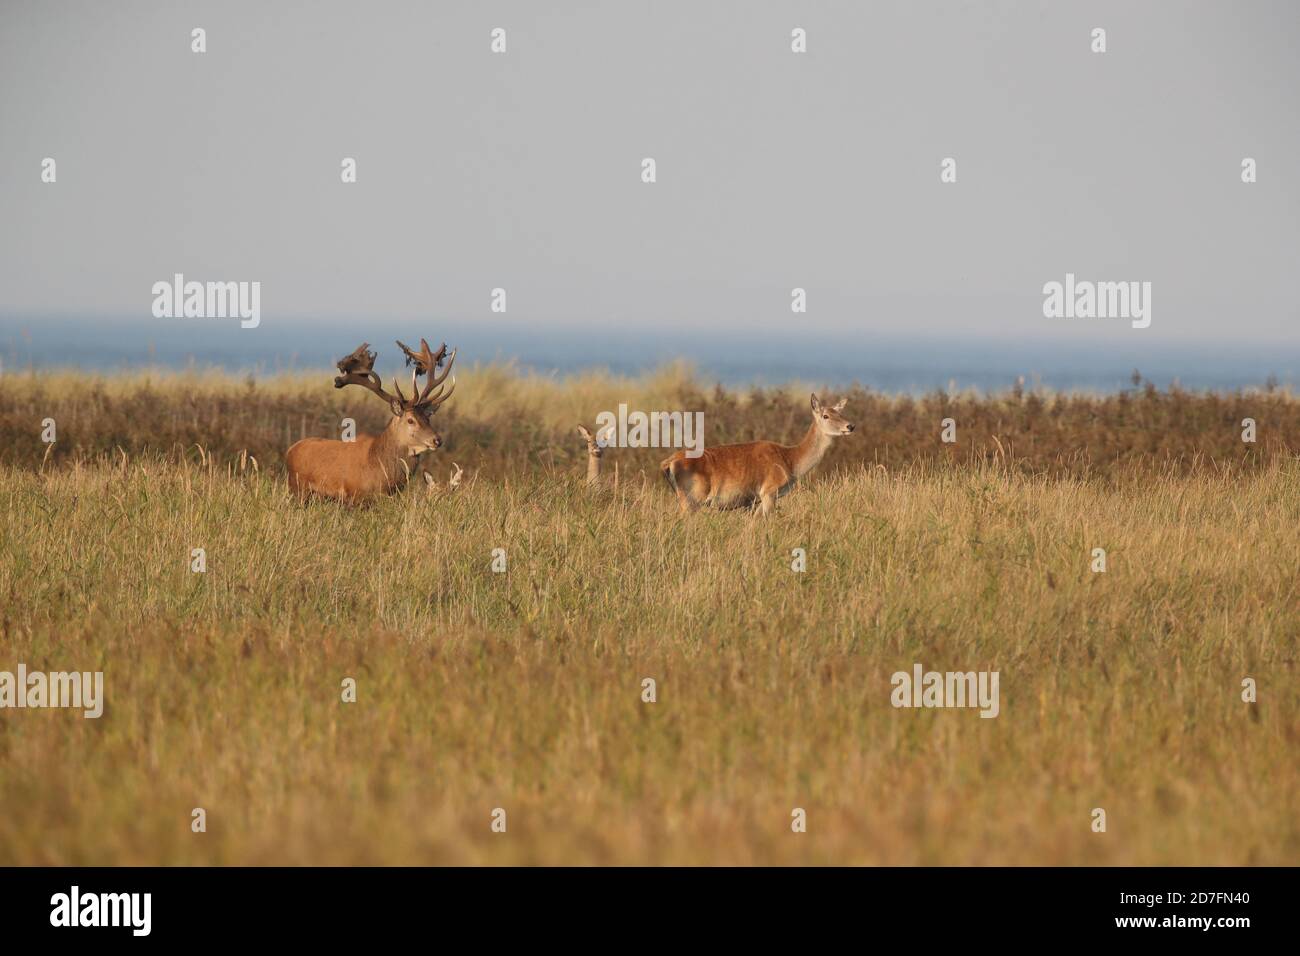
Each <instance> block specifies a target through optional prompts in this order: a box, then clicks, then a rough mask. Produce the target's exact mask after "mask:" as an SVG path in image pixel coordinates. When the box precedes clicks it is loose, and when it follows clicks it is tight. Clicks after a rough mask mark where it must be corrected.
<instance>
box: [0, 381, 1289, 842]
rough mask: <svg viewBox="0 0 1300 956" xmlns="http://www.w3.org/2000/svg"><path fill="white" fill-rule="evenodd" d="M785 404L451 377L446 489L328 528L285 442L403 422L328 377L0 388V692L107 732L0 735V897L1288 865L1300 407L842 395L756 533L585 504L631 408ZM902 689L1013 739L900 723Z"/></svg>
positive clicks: (926, 716)
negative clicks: (66, 868)
mask: <svg viewBox="0 0 1300 956" xmlns="http://www.w3.org/2000/svg"><path fill="white" fill-rule="evenodd" d="M346 391H352V390H345V392H346ZM806 400H807V399H806V389H803V390H799V389H795V388H791V389H789V390H779V391H769V392H765V393H760V394H757V395H735V394H731V393H726V392H722V391H714V390H710V389H699V388H697V387H696V386H695V385H694V384H693V382H692V381H691V379H690V376H689V374H688V372H687V371H685V370H683V369H669V370H666V371H664V372H662V373H660V374H658V375H656V376H651V377H648V378H646V379H644V380H637V381H630V382H629V381H622V380H618V379H613V378H610V377H607V376H600V375H591V376H586V377H583V378H579V379H575V380H569V381H553V380H546V379H531V378H527V377H522V376H518V375H516V374H514V373H513V372H512V370H510V369H508V368H505V369H502V368H481V369H478V370H476V371H475V373H474V374H471V373H470V372H469V371H465V372H463V373H462V384H461V390H460V391H458V392H457V395H456V397H455V398H454V399H453V400H452V402H451V403H450V404H449V405H448V406H447V408H446V409H445V411H446V412H447V413H448V414H446V415H442V414H440V415H439V419H440V420H441V421H440V427H441V428H442V429H443V430H444V432H445V434H446V437H447V439H448V444H447V448H446V450H445V451H440V452H438V453H437V455H438V456H440V457H439V459H438V462H439V464H438V471H439V472H440V474H441V473H443V472H444V471H445V467H446V464H447V462H449V461H450V460H453V459H454V460H456V461H458V462H460V464H462V465H463V466H464V467H465V469H466V479H467V481H466V483H465V484H464V485H463V486H462V487H461V488H460V489H458V490H457V491H455V492H446V491H434V492H429V491H426V489H424V488H423V487H413V488H412V489H411V490H410V491H408V492H406V493H403V494H401V495H398V496H395V497H392V498H388V499H384V500H381V501H379V502H377V503H375V504H374V505H372V506H369V507H363V508H344V507H339V506H336V505H332V504H326V503H314V504H311V505H308V506H305V507H304V506H302V505H299V504H297V503H295V502H294V501H293V500H292V499H291V498H290V497H289V495H288V494H287V492H286V490H285V486H284V480H283V473H282V466H281V460H280V455H281V454H282V452H283V449H284V448H285V447H287V446H288V444H289V442H290V441H292V440H294V439H296V438H298V437H299V436H300V435H301V434H322V435H325V434H332V433H335V432H333V431H332V430H333V429H337V422H338V419H339V417H340V416H341V415H342V414H345V413H352V414H355V415H356V417H357V418H358V420H359V421H361V422H362V424H363V426H364V425H367V424H369V425H375V424H378V423H380V422H381V421H382V419H381V418H380V416H379V413H380V412H381V411H382V410H381V409H379V408H377V407H371V406H378V404H379V403H378V402H375V401H374V400H373V399H370V398H369V396H366V395H364V393H363V394H362V395H360V396H356V395H349V394H346V393H339V392H335V391H334V390H333V389H331V388H329V386H328V376H327V375H322V376H318V377H303V378H298V379H286V380H282V381H276V382H270V383H264V382H259V383H255V384H248V383H244V382H239V381H234V380H224V379H220V378H218V377H212V376H188V377H186V376H181V377H171V376H155V378H154V380H152V381H150V382H148V383H145V382H144V381H143V380H141V379H139V378H134V379H130V378H127V379H111V380H98V381H95V380H90V381H87V380H86V379H85V378H84V377H83V376H77V375H36V376H28V375H8V376H5V377H4V378H0V438H3V448H0V670H14V669H15V668H16V666H17V665H18V664H19V663H20V662H22V663H25V664H26V665H27V667H28V669H29V670H37V669H40V670H73V669H77V670H102V671H103V672H104V674H105V694H106V698H107V702H106V704H105V709H104V714H103V716H102V717H101V718H99V719H98V720H92V719H84V718H82V717H81V716H80V714H79V713H74V712H70V711H66V710H55V709H47V710H24V711H14V710H6V711H0V808H2V809H3V812H0V864H62V863H78V864H149V863H161V864H199V863H215V864H236V863H250V864H271V863H291V864H309V863H314V864H352V863H374V864H381V863H382V864H387V863H410V864H443V863H445V864H507V863H525V864H543V863H558V864H635V863H649V864H746V863H762V864H830V863H843V864H977V865H982V864H1034V863H1042V864H1107V863H1109V864H1296V863H1300V719H1298V715H1300V683H1298V682H1297V669H1296V668H1297V660H1296V640H1297V636H1298V635H1300V575H1298V574H1297V570H1298V565H1300V562H1298V561H1297V540H1298V539H1297V528H1298V527H1300V461H1297V459H1296V454H1297V452H1296V449H1298V448H1300V401H1297V400H1296V399H1295V398H1293V397H1292V396H1290V395H1288V394H1285V393H1283V392H1280V391H1276V390H1274V391H1264V392H1260V393H1257V394H1243V395H1229V396H1197V395H1188V394H1182V393H1172V394H1171V393H1168V392H1156V391H1154V390H1152V389H1148V388H1143V387H1140V386H1139V387H1136V388H1134V389H1133V390H1132V392H1130V393H1127V394H1125V395H1122V396H1115V397H1111V398H1104V399H1101V398H1098V399H1094V398H1085V397H1075V398H1068V397H1057V396H1050V395H1039V394H1033V393H1028V394H1022V393H1008V394H1007V395H1004V396H999V397H992V398H980V397H978V396H973V395H961V396H946V395H943V396H941V395H936V396H932V397H928V398H924V399H916V400H911V399H901V398H892V397H884V396H879V395H875V394H869V393H866V392H863V391H861V390H855V391H854V392H851V393H850V403H849V407H848V409H847V412H846V413H847V414H849V415H850V417H853V418H854V420H855V421H857V422H858V424H859V433H858V434H856V435H854V436H852V437H850V438H847V439H844V440H843V441H842V442H840V443H838V444H837V446H836V449H835V451H834V452H833V454H832V456H828V459H827V460H826V461H825V462H824V463H823V465H822V466H821V468H820V469H819V470H818V471H817V472H815V473H814V475H813V476H812V478H811V480H809V481H808V482H807V483H806V484H805V485H804V486H802V487H801V488H800V489H798V490H796V491H795V492H794V493H793V494H792V495H790V496H789V497H787V498H785V499H783V500H782V501H781V503H780V505H779V506H778V509H777V513H776V515H775V516H773V517H772V518H770V519H766V520H762V519H757V518H755V517H752V516H750V515H747V514H743V513H710V512H702V513H700V514H697V515H693V516H689V517H685V518H684V517H682V516H679V515H678V513H677V512H676V509H675V507H674V505H673V502H672V499H671V497H670V493H669V491H668V489H667V488H666V487H664V486H663V485H662V483H661V482H660V481H659V479H658V477H657V476H656V475H654V474H652V471H653V469H652V467H647V463H651V462H653V461H654V460H657V457H656V456H658V457H661V455H659V453H658V452H657V451H655V450H648V451H622V450H614V451H612V452H610V453H609V455H608V456H607V458H606V468H607V471H610V472H612V466H613V464H614V462H615V461H618V462H619V463H620V477H619V483H618V485H617V487H606V488H605V489H603V490H601V491H598V492H595V493H592V492H591V491H590V490H589V489H586V488H584V487H583V486H582V484H581V481H580V477H581V474H582V468H583V467H584V460H585V452H584V448H583V444H582V442H581V440H580V439H579V438H578V436H577V435H576V433H575V432H574V430H573V425H574V424H576V423H577V422H578V421H580V420H585V421H588V422H589V423H590V421H591V420H592V418H593V417H594V414H595V412H596V411H597V410H599V409H604V408H614V407H616V404H617V402H619V401H626V402H629V403H631V404H634V405H635V406H636V407H642V408H683V407H686V408H703V409H704V410H705V412H706V423H707V428H708V431H707V433H706V434H707V436H708V440H709V442H710V443H711V444H712V443H715V442H718V441H725V440H739V439H743V438H745V437H751V433H756V434H758V435H761V436H763V437H771V438H777V439H783V440H787V441H793V440H794V439H795V438H796V437H797V436H798V434H799V432H801V431H802V428H803V427H804V425H805V423H806V414H807V413H806V412H805V411H804V408H805V407H806V405H805V403H806ZM691 401H695V402H697V403H698V404H688V403H689V402H691ZM949 416H951V417H953V418H955V419H956V421H957V423H958V443H957V445H956V446H943V445H941V444H940V443H939V442H938V430H939V426H938V421H939V419H940V418H942V417H949ZM1247 416H1249V417H1254V418H1255V419H1256V420H1257V421H1258V423H1259V440H1258V442H1257V443H1256V444H1254V445H1244V444H1243V443H1242V442H1241V438H1240V431H1241V429H1240V421H1241V419H1242V418H1243V417H1247ZM45 417H53V418H54V419H55V420H56V422H57V423H58V429H59V441H58V442H57V443H56V445H55V446H54V448H53V450H52V451H50V452H49V454H48V455H47V454H46V452H47V451H48V450H49V449H48V448H47V446H45V445H42V444H41V443H40V441H39V433H40V428H41V425H40V423H41V420H42V419H43V418H45ZM195 446H202V447H201V448H200V447H195ZM245 451H247V452H249V453H251V454H252V455H253V456H254V457H255V458H256V459H257V460H258V465H257V467H256V468H255V467H254V466H253V464H252V462H251V460H250V459H249V458H247V457H246V456H245V457H243V458H241V455H240V453H241V452H245ZM200 547H201V548H203V549H205V552H206V556H207V570H206V571H205V572H204V573H201V574H199V573H193V572H192V571H191V570H190V561H191V549H193V548H200ZM1098 547H1100V548H1104V549H1106V552H1107V570H1106V571H1105V572H1104V573H1094V572H1093V571H1091V570H1090V563H1091V560H1092V549H1094V548H1098ZM496 548H502V549H505V552H506V558H507V569H506V571H505V572H504V573H495V572H494V571H493V570H492V568H491V561H492V551H493V549H496ZM795 548H803V549H805V550H806V553H807V570H806V572H804V573H796V572H794V571H792V570H791V560H792V558H791V553H792V550H793V549H795ZM917 662H919V663H921V664H923V665H924V666H925V668H927V669H935V670H949V669H951V670H962V671H967V670H983V669H991V670H997V671H999V673H1000V675H1001V712H1000V714H999V716H998V717H997V718H996V719H981V718H980V717H979V716H978V714H977V713H976V712H974V711H972V710H957V709H948V710H916V709H895V708H893V707H892V706H891V705H890V692H891V685H890V675H891V674H892V673H894V672H895V671H900V670H903V671H910V669H911V668H912V666H913V664H914V663H917ZM347 677H352V678H354V679H355V680H356V682H357V701H356V702H355V703H344V702H343V701H342V700H341V692H340V687H341V682H342V681H343V679H344V678H347ZM1246 677H1251V678H1253V679H1254V680H1255V681H1256V682H1257V683H1258V688H1259V697H1258V702H1257V703H1254V704H1249V703H1244V702H1243V701H1242V698H1241V683H1242V680H1243V678H1246ZM644 678H654V679H655V681H656V682H657V697H658V699H657V701H656V702H654V703H643V702H642V699H641V694H642V680H643V679H644ZM195 807H202V808H204V809H205V810H206V812H207V832H205V833H193V832H191V826H190V823H191V811H192V809H193V808H195ZM498 807H500V808H503V809H505V811H506V813H507V820H508V827H507V831H506V832H505V833H493V832H492V831H491V829H490V822H491V814H492V811H493V810H494V808H498ZM795 807H801V808H804V809H805V810H806V812H807V819H808V828H807V832H806V833H802V834H796V833H792V832H791V827H790V822H791V811H792V809H793V808H795ZM1096 807H1101V808H1104V809H1105V810H1106V813H1107V820H1108V827H1107V832H1105V833H1094V832H1092V829H1091V822H1092V818H1091V811H1092V809H1093V808H1096Z"/></svg>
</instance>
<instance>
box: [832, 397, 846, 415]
mask: <svg viewBox="0 0 1300 956" xmlns="http://www.w3.org/2000/svg"><path fill="white" fill-rule="evenodd" d="M848 403H849V400H848V399H847V398H841V399H840V400H839V401H838V402H836V403H835V405H834V406H833V409H834V411H837V412H842V411H844V406H845V405H847V404H848Z"/></svg>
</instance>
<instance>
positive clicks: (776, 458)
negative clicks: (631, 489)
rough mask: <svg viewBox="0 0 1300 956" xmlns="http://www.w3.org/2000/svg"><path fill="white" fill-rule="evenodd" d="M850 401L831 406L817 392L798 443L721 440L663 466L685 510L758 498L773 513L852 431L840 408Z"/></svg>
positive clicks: (732, 505) (746, 502)
mask: <svg viewBox="0 0 1300 956" xmlns="http://www.w3.org/2000/svg"><path fill="white" fill-rule="evenodd" d="M847 401H848V400H847V399H844V400H842V401H840V402H839V403H838V404H836V405H834V406H828V405H823V404H822V403H821V400H820V399H818V398H817V396H816V395H814V396H813V397H812V424H811V425H809V426H808V431H807V433H806V434H805V435H804V436H803V441H801V442H799V444H797V445H779V444H777V443H776V442H774V441H752V442H746V443H745V444H743V445H718V446H717V447H715V448H706V449H704V453H703V454H702V455H700V457H698V458H688V457H687V456H686V452H685V451H679V452H677V453H676V454H675V455H672V456H671V457H669V458H666V459H664V460H663V461H662V462H660V464H659V470H660V471H662V472H663V474H664V477H665V478H667V479H668V484H669V485H671V486H672V489H673V491H674V492H675V493H676V494H677V501H678V503H679V504H680V505H681V509H682V511H683V512H689V511H694V510H695V509H696V508H698V507H700V505H711V506H713V507H715V508H745V507H749V506H752V505H754V504H755V503H757V504H758V505H759V507H760V509H761V510H762V513H763V514H770V513H771V511H772V508H773V507H774V506H775V505H776V499H777V498H780V497H781V496H782V495H784V494H786V493H787V492H789V491H790V489H791V488H793V487H794V486H795V483H796V482H797V481H798V480H799V479H800V478H802V477H803V476H804V475H806V474H808V472H810V471H812V470H813V469H814V468H816V467H817V464H818V462H820V461H821V460H822V456H823V455H825V454H826V451H827V449H829V448H830V447H831V441H832V440H833V439H835V438H837V437H839V436H840V435H848V434H850V433H852V431H853V429H854V425H853V424H852V423H851V422H849V421H848V419H846V418H845V417H844V416H843V415H841V414H840V412H842V411H843V410H844V405H845V402H847Z"/></svg>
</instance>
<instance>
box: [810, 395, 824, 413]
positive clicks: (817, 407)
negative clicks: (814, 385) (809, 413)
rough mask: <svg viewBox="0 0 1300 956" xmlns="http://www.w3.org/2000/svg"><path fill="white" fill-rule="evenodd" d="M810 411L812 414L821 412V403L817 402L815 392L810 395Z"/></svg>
mask: <svg viewBox="0 0 1300 956" xmlns="http://www.w3.org/2000/svg"><path fill="white" fill-rule="evenodd" d="M812 410H813V411H814V412H820V411H821V410H822V403H821V402H819V401H818V400H817V393H816V392H813V395H812Z"/></svg>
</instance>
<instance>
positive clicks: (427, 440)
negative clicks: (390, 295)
mask: <svg viewBox="0 0 1300 956" xmlns="http://www.w3.org/2000/svg"><path fill="white" fill-rule="evenodd" d="M397 344H398V346H400V347H401V349H402V351H403V352H405V353H406V357H407V361H408V363H411V364H413V365H414V366H415V368H414V370H413V371H412V373H411V390H412V397H411V398H410V399H409V400H408V399H407V398H406V396H405V395H403V394H402V390H401V387H400V386H398V385H397V383H396V382H394V383H393V387H394V389H395V390H396V392H397V394H396V395H390V394H389V393H388V392H386V391H384V389H383V387H382V386H381V383H380V381H379V376H378V375H376V374H375V372H374V370H373V365H374V361H375V355H374V353H373V352H370V351H368V349H369V345H368V344H365V343H363V344H362V345H361V346H360V347H359V348H358V349H357V350H356V351H355V352H353V353H352V354H351V355H349V356H347V357H345V358H343V359H341V360H340V361H339V363H338V367H339V371H340V372H341V373H342V374H341V375H339V376H338V377H336V378H335V379H334V387H335V388H343V387H344V386H345V385H360V386H362V387H363V388H366V389H368V390H369V391H371V392H374V393H375V394H376V395H378V396H379V397H380V398H382V399H383V400H384V401H385V402H387V403H388V406H389V410H390V411H391V412H392V413H393V418H392V420H391V421H390V422H389V423H388V426H387V427H386V428H385V429H384V430H383V431H382V432H380V433H379V434H378V435H358V436H357V437H356V440H355V441H340V440H338V439H330V438H304V439H303V440H302V441H299V442H296V443H295V444H294V445H293V446H292V447H290V448H289V450H288V451H287V452H286V453H285V456H284V463H285V469H286V471H287V472H288V476H289V488H290V490H291V491H293V492H294V493H295V494H297V495H298V496H300V497H303V498H306V497H307V496H309V495H320V496H322V497H326V498H335V499H338V500H340V501H347V502H358V501H362V500H364V499H366V498H371V497H374V496H376V495H386V494H391V493H393V492H394V491H396V490H398V489H399V488H401V487H402V486H403V485H405V484H406V482H407V479H409V478H410V476H411V474H412V473H413V472H414V471H415V469H416V466H417V465H418V463H419V457H420V455H421V454H422V453H423V452H426V451H432V450H434V449H436V448H438V446H439V445H441V444H442V437H441V436H440V435H439V434H438V433H437V432H435V431H434V430H433V425H432V424H431V422H430V417H431V416H432V415H433V413H434V412H435V411H437V409H438V406H440V405H441V404H442V403H443V402H445V401H446V400H447V399H448V398H450V397H451V392H452V390H454V389H455V387H456V383H455V380H454V379H453V380H452V383H451V389H449V390H447V392H446V394H443V387H442V383H443V382H444V381H445V380H446V378H447V375H448V373H450V371H451V363H452V362H453V361H455V358H456V353H455V352H454V351H453V352H452V353H451V357H450V358H449V359H448V360H447V368H446V369H445V370H444V371H443V372H442V374H441V375H437V374H436V369H437V366H438V364H439V363H440V362H441V361H442V360H443V358H444V356H446V354H447V346H446V345H443V346H442V348H441V349H439V350H438V352H437V354H434V353H432V352H431V351H430V350H429V343H428V342H426V341H425V340H424V339H421V340H420V346H421V350H420V351H419V352H418V353H417V352H412V351H411V350H410V349H408V348H407V347H406V346H405V345H402V343H401V342H398V343H397ZM420 375H424V376H425V385H424V388H423V390H421V389H420V388H419V387H418V376H420ZM435 387H436V389H437V390H436V391H434V389H435Z"/></svg>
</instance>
